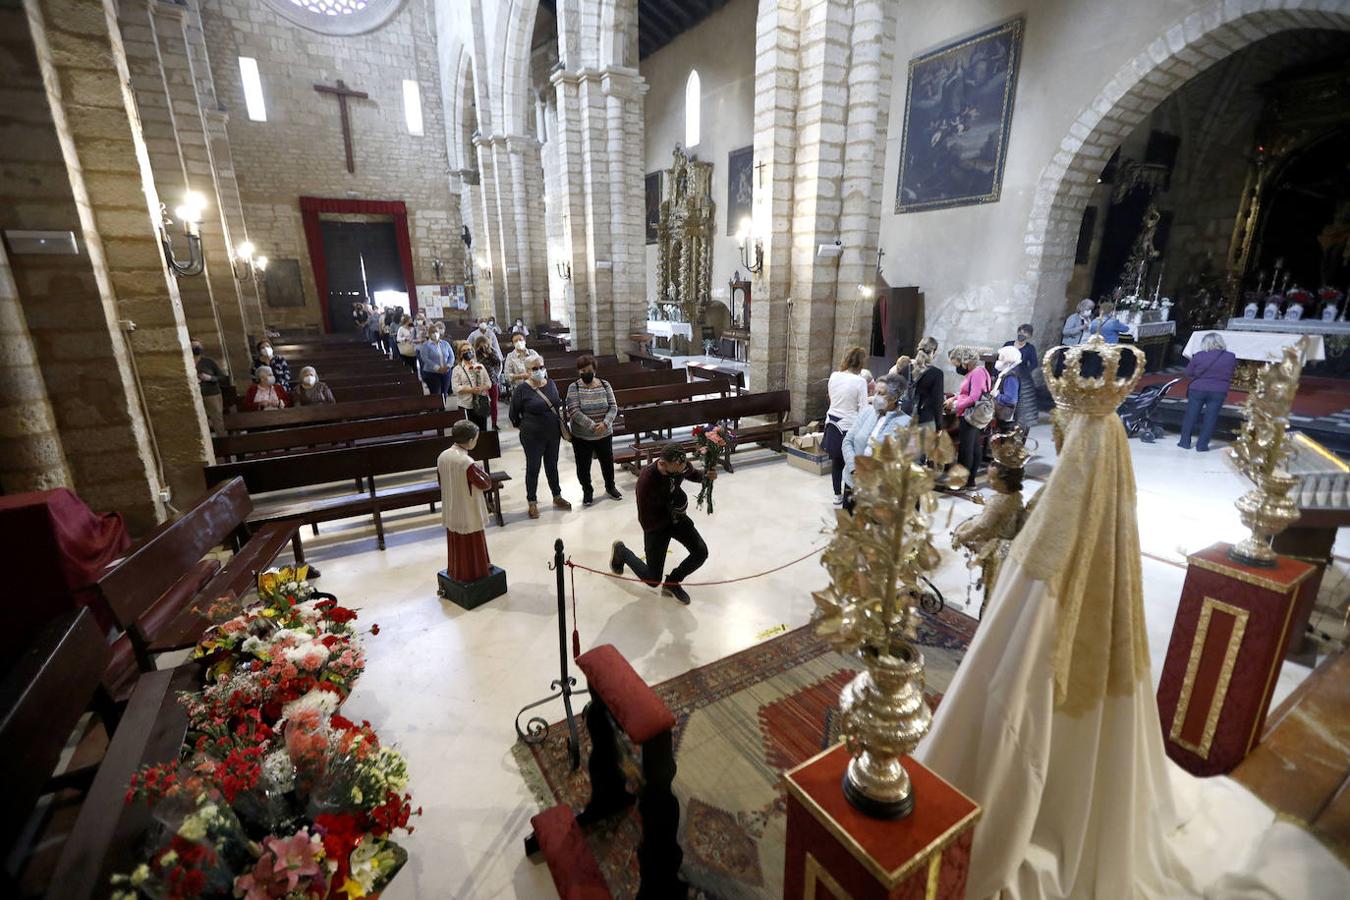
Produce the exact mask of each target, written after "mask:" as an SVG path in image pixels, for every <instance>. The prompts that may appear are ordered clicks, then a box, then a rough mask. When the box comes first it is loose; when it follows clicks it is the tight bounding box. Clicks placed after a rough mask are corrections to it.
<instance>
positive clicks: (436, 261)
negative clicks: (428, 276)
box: [431, 256, 445, 282]
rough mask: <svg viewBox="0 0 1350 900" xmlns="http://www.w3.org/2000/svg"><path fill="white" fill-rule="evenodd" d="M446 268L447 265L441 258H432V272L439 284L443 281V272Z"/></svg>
mask: <svg viewBox="0 0 1350 900" xmlns="http://www.w3.org/2000/svg"><path fill="white" fill-rule="evenodd" d="M444 268H445V263H444V262H442V261H441V258H440V257H439V256H433V257H432V258H431V272H432V274H433V275H434V276H435V278H436V281H437V282H439V281H440V280H441V270H442V269H444Z"/></svg>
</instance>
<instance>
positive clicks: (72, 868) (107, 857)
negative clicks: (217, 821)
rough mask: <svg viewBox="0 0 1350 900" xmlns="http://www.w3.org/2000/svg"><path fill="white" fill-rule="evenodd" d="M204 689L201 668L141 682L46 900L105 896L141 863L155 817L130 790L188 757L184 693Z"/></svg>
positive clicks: (164, 673) (161, 674) (64, 850)
mask: <svg viewBox="0 0 1350 900" xmlns="http://www.w3.org/2000/svg"><path fill="white" fill-rule="evenodd" d="M200 682H201V676H200V674H199V672H198V670H197V668H196V667H195V666H179V667H178V668H176V669H164V670H162V671H158V672H150V673H148V674H146V675H143V676H142V677H141V679H140V680H139V681H137V682H136V687H135V690H134V691H133V692H132V694H131V699H130V700H129V701H128V702H127V706H126V710H125V711H124V712H123V713H122V720H121V722H120V723H119V725H118V727H117V730H116V731H115V732H114V733H113V736H112V740H111V741H110V742H109V744H108V751H107V752H106V753H105V754H104V755H103V761H102V762H101V763H100V764H99V767H98V772H97V773H96V774H95V775H94V781H93V784H92V785H91V786H90V788H89V791H88V793H87V794H86V795H85V798H84V803H83V804H82V805H81V806H80V813H79V816H78V817H77V818H76V819H75V825H74V827H73V828H72V829H71V831H70V836H69V837H68V838H67V839H66V842H65V844H64V846H63V847H62V849H61V857H60V861H59V862H58V863H57V866H56V871H55V874H53V876H52V880H51V883H50V884H49V885H48V887H47V892H46V894H45V895H44V896H45V897H46V898H47V900H86V898H91V897H106V896H108V894H109V892H110V885H109V881H110V879H111V878H112V876H113V875H114V874H116V873H119V872H130V871H131V870H132V869H134V868H135V867H136V866H137V865H138V864H139V863H140V862H141V861H142V860H141V853H142V849H143V848H142V841H143V840H144V838H145V834H146V832H147V830H148V829H149V828H151V827H152V825H153V820H154V817H153V815H152V813H151V811H150V808H149V807H148V806H147V805H146V804H145V803H127V802H126V793H127V785H128V784H129V783H130V782H131V776H132V775H133V774H135V773H136V772H137V771H138V770H139V769H140V768H141V767H142V766H153V765H160V764H162V763H166V762H170V761H172V760H174V759H177V758H178V757H179V755H180V754H181V753H182V747H183V741H184V739H185V738H186V736H187V726H188V720H187V710H186V709H185V708H184V707H183V705H182V704H181V703H179V702H178V694H179V692H180V691H190V690H194V689H196V688H198V687H199V686H200Z"/></svg>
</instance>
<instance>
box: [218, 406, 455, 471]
mask: <svg viewBox="0 0 1350 900" xmlns="http://www.w3.org/2000/svg"><path fill="white" fill-rule="evenodd" d="M462 418H464V411H463V410H459V409H452V410H432V411H428V412H424V413H416V414H413V415H407V416H390V417H388V418H385V419H359V420H357V421H354V422H330V423H325V424H321V425H304V426H301V427H298V428H274V429H272V430H270V431H249V432H244V433H242V434H230V435H224V436H217V437H215V438H212V440H211V443H212V444H213V445H214V447H215V451H216V459H217V460H220V461H236V460H240V459H244V458H245V457H250V456H260V455H263V454H268V453H275V452H277V451H278V450H292V451H294V450H300V449H306V448H318V447H321V446H324V445H329V444H333V445H346V446H350V445H351V444H353V443H356V442H357V441H365V440H370V439H372V438H387V437H392V436H396V435H416V434H420V433H422V432H427V431H434V432H436V434H437V435H440V436H444V435H445V432H446V429H448V428H449V427H450V426H451V425H454V424H455V423H456V422H458V421H459V420H460V419H462Z"/></svg>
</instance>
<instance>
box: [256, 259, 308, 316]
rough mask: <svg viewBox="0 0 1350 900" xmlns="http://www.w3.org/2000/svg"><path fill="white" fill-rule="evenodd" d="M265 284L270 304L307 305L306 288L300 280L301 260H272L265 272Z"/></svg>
mask: <svg viewBox="0 0 1350 900" xmlns="http://www.w3.org/2000/svg"><path fill="white" fill-rule="evenodd" d="M263 284H264V285H265V291H264V293H265V294H266V297H267V305H268V306H270V307H274V308H275V307H281V306H304V305H305V289H304V286H303V284H302V283H301V281H300V260H298V259H274V260H272V261H271V262H270V263H268V265H267V270H266V271H265V272H264V273H263Z"/></svg>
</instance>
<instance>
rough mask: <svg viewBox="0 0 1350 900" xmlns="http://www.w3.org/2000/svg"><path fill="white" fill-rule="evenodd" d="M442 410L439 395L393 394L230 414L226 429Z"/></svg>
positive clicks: (236, 429) (284, 426) (256, 427)
mask: <svg viewBox="0 0 1350 900" xmlns="http://www.w3.org/2000/svg"><path fill="white" fill-rule="evenodd" d="M441 409H445V404H444V402H443V401H442V400H441V398H440V397H425V396H423V397H414V396H408V397H394V398H391V399H387V400H362V401H350V402H348V401H342V400H339V401H338V402H337V403H323V404H320V405H318V406H296V407H291V408H290V409H270V410H265V411H253V412H238V413H229V414H227V415H226V416H225V430H226V431H262V430H264V429H270V428H294V427H296V426H297V425H319V424H321V423H323V422H354V421H357V420H358V419H386V418H389V417H390V416H403V415H407V414H409V413H421V412H427V411H434V410H441Z"/></svg>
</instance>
